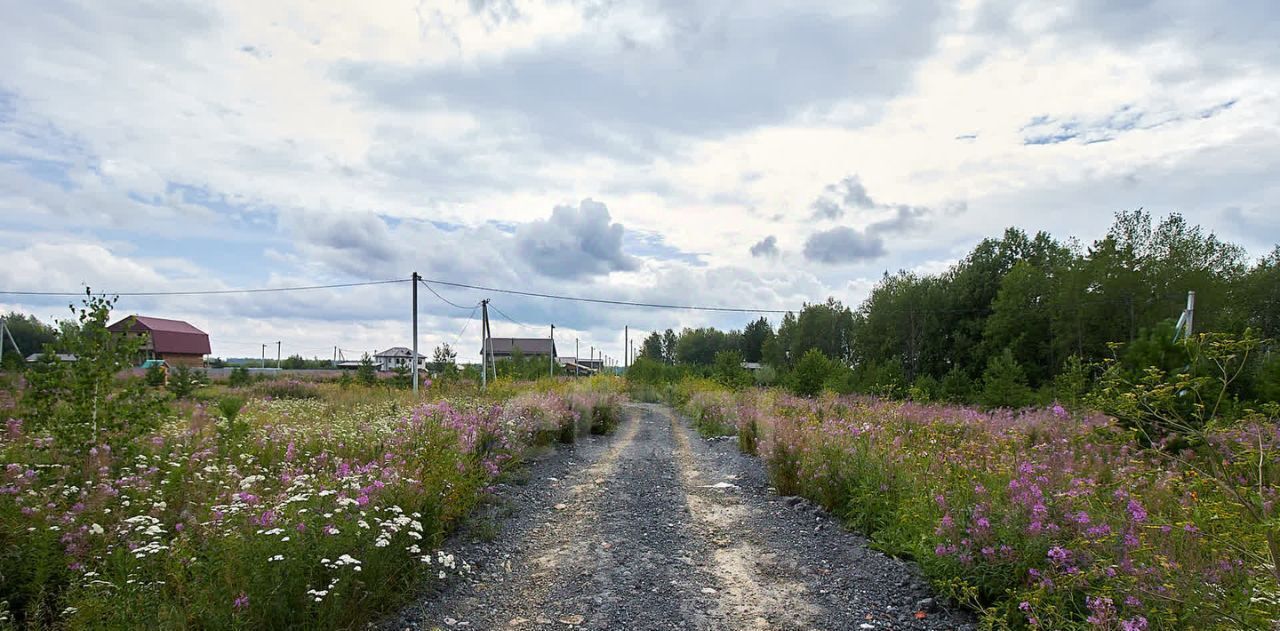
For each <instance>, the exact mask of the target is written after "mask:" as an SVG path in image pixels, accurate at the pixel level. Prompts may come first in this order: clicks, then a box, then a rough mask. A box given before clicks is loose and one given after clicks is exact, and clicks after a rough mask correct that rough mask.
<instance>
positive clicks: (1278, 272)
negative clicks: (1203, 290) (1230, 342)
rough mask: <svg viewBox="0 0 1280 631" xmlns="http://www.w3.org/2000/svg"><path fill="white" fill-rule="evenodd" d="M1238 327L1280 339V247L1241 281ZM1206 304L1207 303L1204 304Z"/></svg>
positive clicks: (1238, 300)
mask: <svg viewBox="0 0 1280 631" xmlns="http://www.w3.org/2000/svg"><path fill="white" fill-rule="evenodd" d="M1237 294H1238V297H1237V299H1234V300H1232V302H1233V303H1235V304H1236V307H1237V308H1238V309H1239V310H1240V311H1241V315H1240V316H1239V317H1238V318H1237V319H1238V320H1241V322H1239V325H1238V328H1240V329H1243V328H1244V327H1246V326H1247V327H1249V328H1252V329H1253V330H1254V331H1256V332H1257V334H1258V335H1259V336H1261V337H1264V338H1270V339H1280V245H1277V246H1276V247H1275V249H1273V250H1272V251H1271V253H1270V254H1268V255H1267V256H1265V257H1263V258H1262V259H1260V260H1259V261H1258V263H1257V264H1256V265H1254V266H1253V268H1252V269H1250V270H1249V272H1248V273H1247V274H1245V276H1244V277H1243V278H1242V279H1241V280H1240V283H1239V291H1238V292H1237ZM1201 302H1203V301H1201Z"/></svg>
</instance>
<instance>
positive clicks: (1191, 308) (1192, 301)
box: [1187, 291, 1196, 337]
mask: <svg viewBox="0 0 1280 631" xmlns="http://www.w3.org/2000/svg"><path fill="white" fill-rule="evenodd" d="M1195 319H1196V292H1194V291H1188V292H1187V337H1191V335H1192V333H1194V332H1195V327H1194V326H1192V325H1193V324H1194V322H1195Z"/></svg>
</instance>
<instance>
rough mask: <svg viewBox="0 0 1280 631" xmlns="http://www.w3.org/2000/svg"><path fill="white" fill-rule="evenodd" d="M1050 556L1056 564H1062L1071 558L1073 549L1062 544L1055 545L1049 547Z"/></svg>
mask: <svg viewBox="0 0 1280 631" xmlns="http://www.w3.org/2000/svg"><path fill="white" fill-rule="evenodd" d="M1048 556H1049V560H1050V561H1053V562H1054V564H1056V565H1061V564H1063V563H1066V562H1067V561H1068V560H1070V559H1071V551H1070V550H1067V549H1066V548H1063V547H1062V546H1053V547H1052V548H1049V554H1048Z"/></svg>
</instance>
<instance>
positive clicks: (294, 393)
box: [254, 379, 321, 399]
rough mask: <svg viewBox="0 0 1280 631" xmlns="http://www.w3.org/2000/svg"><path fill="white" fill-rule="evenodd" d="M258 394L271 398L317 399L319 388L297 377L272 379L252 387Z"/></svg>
mask: <svg viewBox="0 0 1280 631" xmlns="http://www.w3.org/2000/svg"><path fill="white" fill-rule="evenodd" d="M254 391H255V392H256V393H257V394H258V396H262V397H270V398H272V399H319V398H320V396H321V395H320V389H319V388H317V387H316V386H315V384H312V383H307V382H305V381H299V380H297V379H272V380H269V381H263V382H262V383H259V384H258V385H257V386H255V387H254Z"/></svg>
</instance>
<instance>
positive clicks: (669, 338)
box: [662, 329, 678, 364]
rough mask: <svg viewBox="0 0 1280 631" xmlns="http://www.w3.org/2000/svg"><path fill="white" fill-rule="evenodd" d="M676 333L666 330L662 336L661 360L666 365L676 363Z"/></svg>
mask: <svg viewBox="0 0 1280 631" xmlns="http://www.w3.org/2000/svg"><path fill="white" fill-rule="evenodd" d="M677 341H678V340H677V338H676V332H675V331H673V330H671V329H667V330H666V331H665V332H664V333H663V334H662V359H663V361H665V362H667V363H668V364H674V363H676V342H677Z"/></svg>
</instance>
